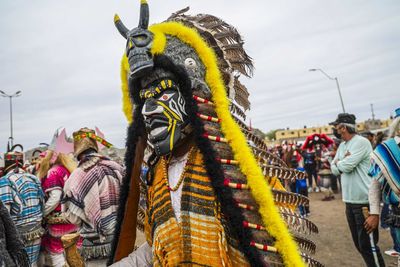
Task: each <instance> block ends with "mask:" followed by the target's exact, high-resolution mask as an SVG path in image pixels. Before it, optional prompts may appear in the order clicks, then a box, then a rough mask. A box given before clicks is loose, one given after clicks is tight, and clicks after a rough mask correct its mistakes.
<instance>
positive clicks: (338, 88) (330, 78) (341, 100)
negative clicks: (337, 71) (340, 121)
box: [308, 69, 346, 113]
mask: <svg viewBox="0 0 400 267" xmlns="http://www.w3.org/2000/svg"><path fill="white" fill-rule="evenodd" d="M308 71H320V72H321V73H322V74H324V75H325V76H326V77H327V78H328V79H329V80H335V81H336V86H337V90H338V93H339V97H340V103H341V104H342V109H343V113H345V112H346V111H345V110H344V104H343V98H342V93H341V92H340V86H339V81H338V78H337V77H335V78H332V77H331V76H329V75H328V74H327V73H326V72H325V71H323V70H322V69H309V70H308Z"/></svg>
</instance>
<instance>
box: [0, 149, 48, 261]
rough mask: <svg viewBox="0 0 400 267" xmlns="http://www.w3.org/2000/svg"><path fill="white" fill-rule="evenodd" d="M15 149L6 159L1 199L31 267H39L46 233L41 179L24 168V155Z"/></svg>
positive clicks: (0, 191)
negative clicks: (43, 238) (43, 222)
mask: <svg viewBox="0 0 400 267" xmlns="http://www.w3.org/2000/svg"><path fill="white" fill-rule="evenodd" d="M16 146H20V145H15V146H14V147H16ZM12 150H13V149H12ZM12 150H11V151H9V152H8V153H6V154H5V157H4V158H5V168H4V170H5V175H4V176H3V177H1V178H0V200H1V201H2V202H3V204H4V206H5V208H6V209H7V210H8V212H9V213H10V216H11V219H12V220H13V221H14V224H15V226H16V227H17V230H18V233H19V236H20V238H21V239H22V241H23V243H24V245H25V250H26V252H27V254H28V256H29V263H30V266H37V261H38V258H39V252H40V243H41V236H42V235H43V233H44V229H43V228H42V226H41V223H42V217H43V201H44V195H43V191H42V188H41V185H40V181H39V179H38V178H37V177H36V176H34V175H31V174H29V173H26V172H25V171H24V170H23V169H22V163H23V153H22V152H17V151H12ZM0 266H1V264H0ZM7 266H8V265H7Z"/></svg>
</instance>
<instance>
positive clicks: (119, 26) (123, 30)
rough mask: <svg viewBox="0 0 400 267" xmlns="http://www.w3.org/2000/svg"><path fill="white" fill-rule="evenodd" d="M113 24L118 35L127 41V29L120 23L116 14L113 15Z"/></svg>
mask: <svg viewBox="0 0 400 267" xmlns="http://www.w3.org/2000/svg"><path fill="white" fill-rule="evenodd" d="M114 24H115V27H117V30H118V31H119V33H120V34H121V35H122V36H123V37H124V38H125V39H127V35H128V32H129V30H128V28H127V27H125V25H124V24H123V23H122V21H121V19H120V18H119V16H118V15H117V14H115V15H114Z"/></svg>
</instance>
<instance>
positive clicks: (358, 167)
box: [330, 113, 385, 266]
mask: <svg viewBox="0 0 400 267" xmlns="http://www.w3.org/2000/svg"><path fill="white" fill-rule="evenodd" d="M330 124H331V125H333V126H334V129H333V133H334V135H335V136H336V137H337V138H341V139H342V140H343V142H342V143H341V144H340V145H339V148H338V150H337V152H336V155H335V158H334V159H333V161H332V164H331V170H332V173H333V174H334V175H340V176H341V181H342V197H343V202H345V204H346V217H347V222H348V224H349V228H350V231H351V236H352V238H353V242H354V245H355V246H356V248H357V250H358V251H359V252H360V254H361V256H362V257H363V259H364V261H365V263H366V264H367V266H376V263H375V259H374V253H373V252H372V248H371V243H370V242H371V240H370V238H369V236H368V233H367V231H366V229H365V228H364V222H365V218H364V215H363V209H364V210H365V209H368V208H369V202H368V189H369V187H370V184H371V180H372V179H371V177H370V176H368V169H369V165H370V154H371V152H372V146H371V143H370V142H369V141H368V139H366V138H364V137H362V136H360V135H358V134H357V133H356V117H355V116H354V115H353V114H348V113H341V114H339V115H338V117H337V119H336V120H335V121H334V122H332V123H330ZM373 236H374V238H373V239H374V240H373V242H374V243H375V248H376V250H377V251H376V256H377V260H378V261H379V266H385V263H384V261H383V258H382V255H381V253H380V251H379V248H378V246H376V243H377V242H378V230H375V231H374V232H373Z"/></svg>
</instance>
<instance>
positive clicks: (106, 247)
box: [82, 244, 111, 261]
mask: <svg viewBox="0 0 400 267" xmlns="http://www.w3.org/2000/svg"><path fill="white" fill-rule="evenodd" d="M110 253H111V244H103V245H93V246H90V247H86V246H85V247H82V256H83V257H84V259H85V261H87V260H91V259H105V258H107V257H108V256H110Z"/></svg>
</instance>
